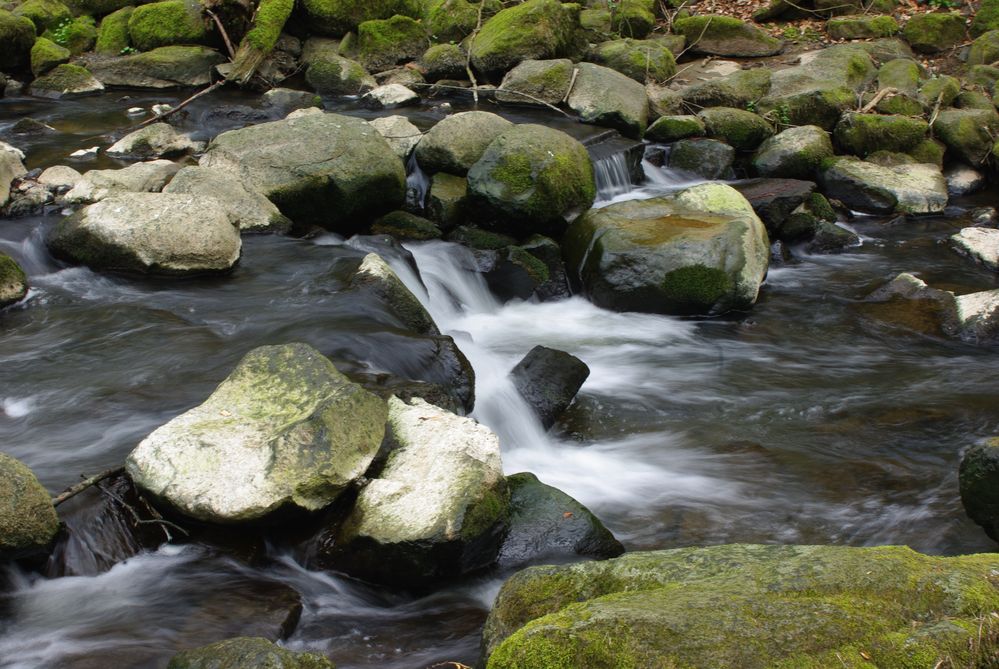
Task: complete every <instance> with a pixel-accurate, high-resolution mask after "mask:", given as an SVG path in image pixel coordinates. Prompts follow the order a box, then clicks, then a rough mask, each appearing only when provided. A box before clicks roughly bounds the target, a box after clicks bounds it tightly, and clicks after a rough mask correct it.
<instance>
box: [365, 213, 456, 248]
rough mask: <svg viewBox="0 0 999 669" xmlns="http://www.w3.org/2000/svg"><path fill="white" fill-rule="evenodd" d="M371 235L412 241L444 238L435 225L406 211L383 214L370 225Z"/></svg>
mask: <svg viewBox="0 0 999 669" xmlns="http://www.w3.org/2000/svg"><path fill="white" fill-rule="evenodd" d="M371 233H372V234H375V235H391V236H392V237H395V238H396V239H411V240H413V241H426V240H428V239H440V238H441V237H443V236H444V233H443V231H442V230H441V229H440V226H438V225H437V224H436V223H434V222H433V221H430V220H428V219H426V218H423V217H422V216H417V215H416V214H411V213H409V212H408V211H392V212H389V213H387V214H385V215H384V216H382V217H381V218H379V219H378V220H377V221H375V222H374V223H372V224H371Z"/></svg>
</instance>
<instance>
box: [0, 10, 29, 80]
mask: <svg viewBox="0 0 999 669" xmlns="http://www.w3.org/2000/svg"><path fill="white" fill-rule="evenodd" d="M34 43H35V25H34V24H33V23H32V22H31V19H29V18H26V17H23V16H15V15H14V14H11V13H10V12H8V11H7V10H5V9H0V70H4V71H6V72H11V71H14V70H17V69H18V68H20V67H21V66H23V65H26V64H28V62H29V59H30V57H31V47H32V45H33V44H34Z"/></svg>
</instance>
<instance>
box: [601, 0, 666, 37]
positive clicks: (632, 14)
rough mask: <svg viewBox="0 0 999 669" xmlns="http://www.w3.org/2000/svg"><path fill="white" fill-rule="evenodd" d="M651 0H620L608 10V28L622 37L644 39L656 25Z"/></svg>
mask: <svg viewBox="0 0 999 669" xmlns="http://www.w3.org/2000/svg"><path fill="white" fill-rule="evenodd" d="M654 8H655V7H654V4H653V2H652V0H620V2H618V3H616V4H615V5H614V9H613V10H612V11H611V12H610V28H611V30H612V31H614V32H616V33H618V34H619V35H621V36H622V37H632V38H635V39H644V38H645V37H647V36H648V34H649V33H651V32H652V29H653V28H655V25H656V16H655V14H654V12H653V10H654Z"/></svg>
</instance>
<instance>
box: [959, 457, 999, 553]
mask: <svg viewBox="0 0 999 669" xmlns="http://www.w3.org/2000/svg"><path fill="white" fill-rule="evenodd" d="M958 480H959V482H960V487H961V503H962V504H963V505H964V510H965V512H966V513H967V514H968V517H969V518H971V519H972V520H973V521H975V522H976V523H978V524H979V525H981V526H982V528H983V529H984V530H985V533H986V534H987V535H989V537H991V538H992V539H993V540H995V541H999V438H993V439H986V440H985V441H983V442H981V443H978V444H975V445H974V446H972V447H971V448H969V449H968V452H967V453H965V454H964V457H963V458H962V459H961V468H960V471H959V476H958Z"/></svg>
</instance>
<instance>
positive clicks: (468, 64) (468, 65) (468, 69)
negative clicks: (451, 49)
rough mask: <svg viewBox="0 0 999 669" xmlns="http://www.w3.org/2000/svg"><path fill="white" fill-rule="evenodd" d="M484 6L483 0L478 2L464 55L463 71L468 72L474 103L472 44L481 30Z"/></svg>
mask: <svg viewBox="0 0 999 669" xmlns="http://www.w3.org/2000/svg"><path fill="white" fill-rule="evenodd" d="M485 6H486V3H485V2H484V1H483V2H480V3H479V18H478V20H477V21H476V23H475V30H473V31H472V35H471V37H470V38H469V40H468V53H467V54H466V55H465V73H466V74H468V80H469V81H471V82H472V100H473V101H474V102H475V104H479V82H478V80H477V79H476V78H475V72H473V71H472V45H474V44H475V38H476V37H477V36H478V34H479V31H480V30H482V10H483V8H484V7H485Z"/></svg>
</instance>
